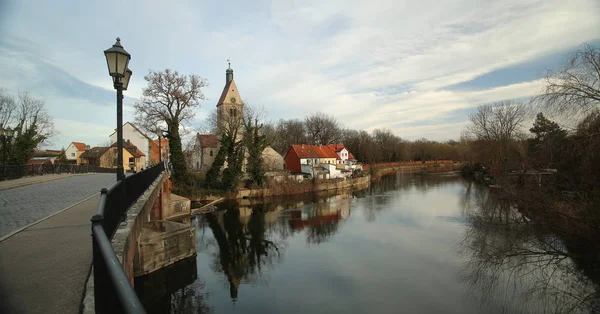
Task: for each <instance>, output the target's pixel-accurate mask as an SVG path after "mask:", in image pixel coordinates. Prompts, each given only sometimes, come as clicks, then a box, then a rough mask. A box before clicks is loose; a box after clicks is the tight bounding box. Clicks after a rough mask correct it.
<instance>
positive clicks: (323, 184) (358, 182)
mask: <svg viewBox="0 0 600 314" xmlns="http://www.w3.org/2000/svg"><path fill="white" fill-rule="evenodd" d="M370 182H371V177H370V176H364V177H359V178H355V179H346V180H345V179H334V180H315V181H311V180H306V181H304V182H302V183H298V182H295V181H290V182H286V183H282V184H278V185H277V186H275V187H272V188H269V189H241V190H239V191H238V192H237V194H236V198H255V197H267V196H276V195H291V194H301V193H309V192H318V191H330V190H341V189H348V188H354V187H360V186H364V187H368V186H369V183H370Z"/></svg>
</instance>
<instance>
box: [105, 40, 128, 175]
mask: <svg viewBox="0 0 600 314" xmlns="http://www.w3.org/2000/svg"><path fill="white" fill-rule="evenodd" d="M104 56H105V57H106V64H107V66H108V73H109V74H110V76H112V78H113V84H114V87H115V89H116V90H117V181H120V180H122V179H124V178H125V173H124V172H123V90H127V86H128V85H129V80H130V78H131V74H133V72H132V71H131V70H129V68H127V66H128V65H129V60H130V59H131V55H130V54H129V53H128V52H127V51H125V49H123V46H121V39H120V38H119V37H117V42H116V43H115V44H114V45H112V47H111V48H108V49H106V50H104Z"/></svg>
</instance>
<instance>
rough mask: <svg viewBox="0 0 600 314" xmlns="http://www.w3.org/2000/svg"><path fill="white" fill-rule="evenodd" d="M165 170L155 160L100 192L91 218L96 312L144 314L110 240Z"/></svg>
mask: <svg viewBox="0 0 600 314" xmlns="http://www.w3.org/2000/svg"><path fill="white" fill-rule="evenodd" d="M164 170H165V165H164V163H158V164H156V165H154V166H152V167H150V168H148V169H146V170H144V171H141V172H138V173H136V174H133V175H130V176H128V177H125V179H123V180H121V181H119V182H117V184H115V185H114V186H112V187H111V188H110V189H108V190H107V189H105V188H104V189H102V190H101V192H100V193H101V194H100V204H99V205H98V212H97V213H96V215H94V216H93V217H92V219H91V221H92V246H93V263H94V304H95V305H94V307H95V311H96V313H145V310H144V307H143V306H142V303H141V302H140V300H139V298H138V296H137V294H136V293H135V290H134V289H133V287H132V286H131V284H130V283H129V279H128V278H127V275H126V274H125V271H124V270H123V267H122V266H121V263H120V262H119V259H118V258H117V255H116V254H115V251H114V250H113V248H112V245H111V239H112V237H113V236H114V234H115V232H116V231H117V229H118V227H119V224H120V223H121V222H122V221H123V220H124V219H125V217H126V215H127V210H128V209H129V207H130V206H131V205H132V204H133V203H134V202H135V201H137V199H138V198H139V197H140V196H141V195H142V194H144V192H145V191H146V190H147V189H148V188H149V187H150V186H151V185H152V183H153V182H154V181H155V180H156V179H157V178H158V177H159V176H160V174H161V173H162V172H163V171H164Z"/></svg>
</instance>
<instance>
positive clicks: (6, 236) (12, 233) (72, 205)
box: [0, 193, 100, 243]
mask: <svg viewBox="0 0 600 314" xmlns="http://www.w3.org/2000/svg"><path fill="white" fill-rule="evenodd" d="M99 194H100V193H94V194H93V195H92V196H89V197H86V198H85V199H83V200H81V201H79V202H77V203H75V204H71V205H69V206H67V207H65V208H63V209H61V210H59V211H57V212H55V213H53V214H50V215H48V216H46V217H44V218H42V219H40V220H38V221H34V222H32V223H30V224H28V225H27V226H25V227H22V228H19V229H17V230H15V231H13V232H9V233H8V234H6V235H4V236H2V237H0V243H1V242H4V240H7V239H8V238H10V237H12V236H14V235H15V234H17V233H19V232H21V231H23V230H25V229H27V228H29V227H32V226H34V225H37V224H39V223H40V222H42V221H44V220H48V219H50V218H52V217H54V216H56V215H58V214H60V213H62V212H64V211H66V210H68V209H71V208H72V207H75V206H77V205H79V204H81V203H83V202H85V201H88V200H90V199H92V198H93V197H95V196H97V195H99Z"/></svg>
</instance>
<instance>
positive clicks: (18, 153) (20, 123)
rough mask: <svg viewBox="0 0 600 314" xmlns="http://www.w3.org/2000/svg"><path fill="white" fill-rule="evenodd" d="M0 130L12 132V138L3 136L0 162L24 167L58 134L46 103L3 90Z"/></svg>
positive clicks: (24, 93) (25, 95) (23, 93)
mask: <svg viewBox="0 0 600 314" xmlns="http://www.w3.org/2000/svg"><path fill="white" fill-rule="evenodd" d="M0 129H4V130H8V129H10V130H12V131H13V135H12V136H11V137H10V138H8V137H4V136H3V137H2V142H1V143H0V144H1V145H2V146H1V150H2V154H0V158H1V159H2V160H0V162H1V163H3V164H10V165H23V164H25V163H26V162H27V161H28V160H29V159H31V157H32V156H33V152H34V149H36V148H39V147H40V146H42V145H44V144H48V141H49V139H50V138H51V137H52V136H54V135H55V134H56V133H57V132H56V130H55V129H54V122H53V119H52V117H51V116H50V115H49V114H48V112H47V111H46V108H45V103H44V101H42V100H39V99H36V98H34V97H32V96H31V95H29V93H27V92H19V94H18V95H17V97H14V96H12V95H10V94H9V93H8V92H7V91H6V90H4V89H1V88H0Z"/></svg>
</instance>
